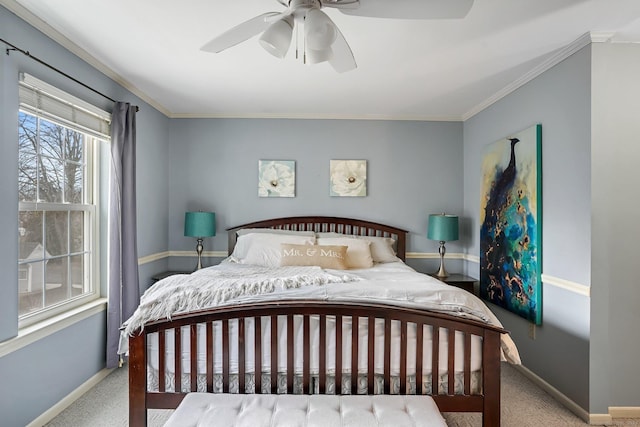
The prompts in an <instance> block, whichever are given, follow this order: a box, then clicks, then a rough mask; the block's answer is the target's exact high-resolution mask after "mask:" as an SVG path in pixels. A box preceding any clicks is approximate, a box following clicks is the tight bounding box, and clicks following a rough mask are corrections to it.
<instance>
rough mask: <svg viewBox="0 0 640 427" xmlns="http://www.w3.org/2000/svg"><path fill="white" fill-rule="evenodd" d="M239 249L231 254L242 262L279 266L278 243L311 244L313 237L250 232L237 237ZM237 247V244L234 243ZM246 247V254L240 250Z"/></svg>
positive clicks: (279, 251)
mask: <svg viewBox="0 0 640 427" xmlns="http://www.w3.org/2000/svg"><path fill="white" fill-rule="evenodd" d="M238 243H239V244H240V251H239V253H236V251H235V250H234V251H233V254H232V256H233V257H234V258H236V260H237V261H238V262H240V263H242V264H255V265H262V266H265V267H278V266H280V258H281V256H280V253H281V249H280V245H281V244H282V243H292V244H296V245H313V244H314V243H315V237H311V236H296V235H291V234H269V233H250V234H245V235H244V236H240V237H239V238H238ZM236 248H238V245H236ZM244 248H246V254H245V255H244V256H242V257H241V256H240V255H242V251H243V250H244Z"/></svg>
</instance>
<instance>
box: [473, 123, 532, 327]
mask: <svg viewBox="0 0 640 427" xmlns="http://www.w3.org/2000/svg"><path fill="white" fill-rule="evenodd" d="M541 172H542V125H539V124H538V125H535V126H532V127H530V128H528V129H525V130H523V131H521V132H519V133H517V134H515V135H513V136H510V137H508V138H505V139H502V140H500V141H496V142H494V143H492V144H490V145H489V146H487V148H486V149H485V151H484V155H483V159H482V184H481V185H482V188H481V202H480V296H481V297H482V298H483V299H485V300H487V301H490V302H492V303H494V304H497V305H499V306H501V307H503V308H505V309H507V310H509V311H511V312H513V313H516V314H517V315H519V316H521V317H524V318H525V319H528V320H529V321H531V322H534V323H536V324H540V323H541V321H542V307H541V303H542V298H541V297H542V295H541V288H542V286H541V267H542V259H541V249H542V241H541V238H542V215H541V213H542V203H541V202H542V176H541V175H542V173H541Z"/></svg>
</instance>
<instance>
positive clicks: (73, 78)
mask: <svg viewBox="0 0 640 427" xmlns="http://www.w3.org/2000/svg"><path fill="white" fill-rule="evenodd" d="M0 42H2V43H4V44H6V45H7V46H10V47H8V48H7V49H6V54H7V55H9V54H10V53H11V51H12V50H15V51H16V52H20V53H21V54H23V55H25V56H27V57H29V58H31V59H33V60H34V61H36V62H38V63H40V64H42V65H44V66H45V67H47V68H49V69H51V70H53V71H55V72H56V73H58V74H62V75H63V76H65V77H66V78H68V79H69V80H73V81H74V82H76V83H77V84H79V85H80V86H83V87H85V88H87V89H89V90H90V91H92V92H94V93H97V94H98V95H100V96H101V97H103V98H106V99H108V100H109V101H111V102H113V103H115V102H116V100H115V99H113V98H111V97H110V96H107V95H105V94H104V93H102V92H99V91H98V90H96V89H94V88H92V87H91V86H89V85H87V84H85V83H83V82H81V81H80V80H78V79H76V78H75V77H72V76H70V75H69V74H67V73H65V72H64V71H62V70H59V69H58V68H56V67H54V66H53V65H51V64H48V63H46V62H44V61H43V60H42V59H40V58H38V57H36V56H33V55H32V54H31V53H30V52H29V51H28V50H23V49H20V48H19V47H17V46H15V45H13V44H11V43H9V42H8V41H6V40H4V39H2V38H0ZM135 107H136V111H140V108H139V107H138V106H137V105H136V106H135Z"/></svg>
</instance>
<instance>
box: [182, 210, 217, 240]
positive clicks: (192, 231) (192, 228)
mask: <svg viewBox="0 0 640 427" xmlns="http://www.w3.org/2000/svg"><path fill="white" fill-rule="evenodd" d="M184 235H185V236H188V237H211V236H215V235H216V214H215V213H214V212H187V213H185V214H184Z"/></svg>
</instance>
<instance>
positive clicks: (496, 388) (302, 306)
mask: <svg viewBox="0 0 640 427" xmlns="http://www.w3.org/2000/svg"><path fill="white" fill-rule="evenodd" d="M241 228H279V229H286V230H298V231H309V230H311V231H316V232H340V233H344V234H352V235H368V236H381V237H392V238H394V239H396V242H397V248H396V249H397V253H398V257H399V258H401V259H403V260H404V258H405V250H406V248H405V245H406V233H407V232H406V231H404V230H401V229H399V228H396V227H391V226H388V225H382V224H376V223H372V222H368V221H361V220H355V219H346V218H336V217H294V218H279V219H271V220H266V221H259V222H253V223H250V224H244V225H242V226H238V227H233V228H230V229H229V230H228V231H229V253H231V251H232V250H233V248H234V246H235V242H236V236H237V235H236V232H237V230H239V229H241ZM282 316H286V331H287V335H286V336H287V337H291V336H293V325H294V318H296V319H301V320H302V322H303V323H302V324H303V345H302V349H301V350H299V348H300V346H295V348H296V349H295V351H302V352H303V369H302V371H303V372H302V386H303V392H304V393H313V392H314V390H313V387H312V385H311V381H310V376H311V374H310V362H309V361H310V333H309V324H310V319H311V317H312V316H313V317H314V319H315V318H318V319H319V327H320V329H319V331H320V338H319V339H320V343H319V344H320V346H319V348H326V332H325V331H326V330H327V322H328V321H335V325H336V327H335V333H336V340H335V342H336V345H335V347H336V348H335V355H334V357H335V361H336V363H335V367H336V369H335V375H334V376H335V384H342V381H341V380H342V377H343V376H347V375H352V374H351V373H343V372H342V368H341V367H342V326H341V325H342V321H341V319H345V318H350V319H351V322H352V324H354V325H356V324H358V322H362V321H364V320H365V319H366V321H367V322H368V325H371V326H370V327H369V329H368V331H369V334H368V337H367V339H368V345H367V347H368V348H370V349H374V345H373V343H374V333H373V332H374V330H373V325H374V323H375V322H374V321H373V320H374V319H376V320H377V321H378V322H379V321H380V320H379V319H382V320H383V321H384V325H385V326H384V343H385V344H384V350H383V352H382V353H383V354H382V355H379V356H378V357H383V360H384V375H383V377H384V390H383V391H382V392H383V394H390V393H391V390H390V386H389V384H390V383H391V367H390V365H391V364H390V352H391V349H390V338H389V337H390V335H391V322H392V321H398V322H399V325H400V354H402V355H406V353H407V328H408V325H412V324H415V325H416V355H415V360H416V365H415V366H412V367H408V366H407V357H401V358H400V367H399V368H400V372H399V373H400V375H399V379H400V389H399V393H400V394H406V393H409V390H408V388H407V387H406V384H407V370H408V368H410V369H412V370H414V371H415V381H416V387H415V389H416V390H418V391H417V392H418V393H420V392H422V390H423V385H422V372H423V369H424V368H425V367H423V366H422V360H423V351H430V352H431V355H432V363H433V365H432V367H431V371H432V372H438V366H439V352H440V348H439V345H440V344H439V343H440V340H439V339H438V338H439V336H442V334H447V336H449V337H451V336H454V334H455V333H456V332H457V333H458V334H459V333H462V334H463V342H464V345H463V346H462V347H463V348H462V349H457V348H456V346H455V340H453V339H450V340H448V346H447V364H448V371H447V372H453V371H454V354H455V351H456V350H458V351H462V352H463V360H464V367H463V374H462V377H463V382H464V385H463V388H464V391H463V392H461V391H460V390H458V392H457V393H456V391H455V387H454V375H447V383H448V387H447V391H443V390H442V389H439V388H438V382H439V381H432V387H431V390H428V394H430V395H431V396H432V397H433V399H434V400H435V402H436V404H437V405H438V408H439V409H440V411H441V412H482V420H483V425H484V426H486V427H493V426H499V425H500V355H501V353H500V336H501V334H502V333H505V331H504V330H503V329H502V328H498V327H495V326H491V325H487V324H484V323H481V322H476V321H472V320H468V319H463V318H460V317H455V316H450V315H446V314H440V313H434V312H429V311H426V310H417V309H410V308H401V307H398V306H390V305H389V306H387V305H383V304H369V305H363V304H352V303H336V302H324V301H281V302H278V303H273V302H271V303H258V304H249V305H247V304H245V305H235V306H225V307H220V308H215V309H211V310H206V311H199V312H195V313H189V314H184V315H178V316H174V317H173V318H172V320H171V321H157V322H153V323H149V324H146V325H145V327H144V330H143V331H142V332H141V333H140V334H136V335H134V336H132V337H130V339H129V425H130V426H133V427H135V426H146V423H147V409H173V408H176V407H177V406H178V405H179V404H180V402H181V401H182V399H183V398H184V396H185V395H186V393H184V392H173V391H171V392H168V391H166V390H165V379H164V378H165V375H166V372H165V369H164V366H165V361H166V360H165V357H164V351H165V342H164V337H165V334H166V333H167V331H169V333H170V334H172V335H173V337H174V339H175V342H176V343H181V342H182V341H183V340H188V342H189V343H190V344H189V345H190V349H191V351H190V352H191V355H192V358H191V362H190V384H191V391H196V387H197V377H196V375H197V374H200V375H204V374H206V383H207V391H208V392H213V390H214V388H213V382H214V374H213V372H212V371H213V357H214V344H213V343H214V339H213V326H212V325H213V322H214V321H221V323H222V348H216V349H215V351H222V386H223V390H222V391H223V392H229V379H230V369H229V365H230V340H232V339H237V340H238V342H237V345H238V359H239V360H238V375H237V377H238V385H239V389H240V391H239V392H240V393H245V392H246V391H245V360H244V359H245V351H244V349H245V346H254V349H255V352H254V354H255V359H256V360H255V361H254V362H255V365H254V366H255V383H256V384H255V390H254V392H257V393H260V392H261V389H262V384H261V367H262V357H263V354H267V353H266V350H267V349H263V348H262V347H263V345H262V341H261V339H256V340H255V342H248V340H246V339H245V320H246V319H251V318H253V319H256V320H257V319H264V318H266V319H267V321H269V319H270V321H271V322H272V323H271V325H272V328H271V330H276V324H277V322H278V318H279V317H280V318H281V319H282ZM235 319H237V322H238V333H237V335H236V336H235V337H232V335H231V334H230V333H229V329H230V328H229V322H230V321H232V320H234V321H235ZM261 323H262V322H255V323H254V324H255V329H256V331H255V332H256V333H255V337H256V338H257V337H260V336H261V333H260V328H261V326H260V325H261ZM198 324H204V325H206V355H207V356H206V361H207V362H206V365H207V372H206V373H204V372H197V374H196V371H197V360H195V359H196V358H194V357H193V355H195V354H197V345H198V344H197V342H196V325H198ZM421 325H427V326H429V327H431V328H432V329H431V331H432V338H433V340H432V343H433V345H432V347H431V349H428V348H426V349H423V347H425V346H424V344H423V332H422V331H423V327H420V326H421ZM184 326H188V327H189V334H188V335H189V336H185V335H187V334H185V333H184V332H183V331H184V329H182V330H181V328H182V327H184ZM357 330H358V328H352V332H353V331H355V332H354V333H352V336H351V361H352V362H351V363H352V368H351V372H357V368H358V364H357V363H358V362H357V360H358V351H359V349H358V336H357ZM154 332H162V333H161V334H159V337H160V338H159V349H160V350H159V353H160V355H159V360H158V366H160V368H159V372H158V376H159V378H160V380H159V390H158V391H149V390H148V389H147V358H148V356H147V351H146V342H147V341H146V340H147V335H148V334H151V333H154ZM472 336H479V337H481V342H482V344H481V347H482V348H481V354H482V368H481V369H482V372H481V391H480V392H475V393H474V392H473V390H472V388H471V375H472V373H471V369H470V365H471V350H470V348H471V340H472ZM292 347H294V346H290V347H289V349H291V348H292ZM269 350H270V353H269V354H271V355H274V357H272V358H271V360H272V364H271V365H272V366H271V372H276V371H277V365H276V363H277V362H276V360H277V354H278V342H277V334H273V335H272V340H271V345H270V349H269ZM201 351H202V350H201ZM318 358H319V359H318V360H319V372H318V383H319V392H320V393H321V394H322V393H326V389H325V384H326V378H327V364H326V354H325V352H322V351H320V352H319V355H318ZM286 359H287V370H286V373H284V374H286V389H287V393H293V392H294V373H293V372H294V351H287V358H286ZM374 359H375V354H374V352H373V351H371V352H369V353H368V354H367V366H368V368H367V373H366V376H367V393H368V394H373V393H374V369H373V366H374ZM175 361H176V362H175V366H174V372H175V373H177V375H175V378H180V377H181V375H182V372H184V370H183V367H182V366H181V361H180V358H178V357H176V358H175ZM281 374H282V373H281ZM356 378H357V374H353V375H352V381H351V387H352V389H351V390H344V389H341V388H340V387H339V386H336V392H340V393H342V394H345V393H346V394H349V393H351V394H353V393H356V383H357V381H356ZM176 383H178V384H176V385H175V386H174V389H176V390H180V389H181V387H180V386H179V383H180V380H179V379H178V380H176ZM275 387H276V385H275V382H274V381H272V382H271V389H270V392H271V393H275V392H277V391H276V388H275Z"/></svg>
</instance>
